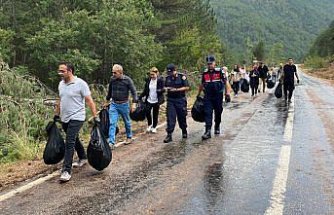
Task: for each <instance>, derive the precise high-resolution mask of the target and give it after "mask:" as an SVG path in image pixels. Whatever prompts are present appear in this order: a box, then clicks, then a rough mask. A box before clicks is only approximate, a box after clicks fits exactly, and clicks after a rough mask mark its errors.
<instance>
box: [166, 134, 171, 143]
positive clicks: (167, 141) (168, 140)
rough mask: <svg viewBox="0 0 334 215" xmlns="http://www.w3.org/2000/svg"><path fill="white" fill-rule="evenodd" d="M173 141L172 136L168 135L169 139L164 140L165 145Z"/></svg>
mask: <svg viewBox="0 0 334 215" xmlns="http://www.w3.org/2000/svg"><path fill="white" fill-rule="evenodd" d="M172 141H173V139H172V135H170V134H168V135H167V137H166V138H165V139H164V143H169V142H172Z"/></svg>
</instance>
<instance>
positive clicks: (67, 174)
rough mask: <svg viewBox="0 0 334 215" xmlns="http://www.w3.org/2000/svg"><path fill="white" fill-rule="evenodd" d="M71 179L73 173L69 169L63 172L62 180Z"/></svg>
mask: <svg viewBox="0 0 334 215" xmlns="http://www.w3.org/2000/svg"><path fill="white" fill-rule="evenodd" d="M70 179H71V174H70V173H68V172H67V171H64V172H62V173H61V176H60V181H61V182H68V181H69V180H70Z"/></svg>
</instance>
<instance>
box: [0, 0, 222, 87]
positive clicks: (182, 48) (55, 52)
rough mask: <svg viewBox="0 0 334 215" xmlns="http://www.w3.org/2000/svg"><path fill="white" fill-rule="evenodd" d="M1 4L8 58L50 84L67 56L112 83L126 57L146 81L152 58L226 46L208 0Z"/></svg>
mask: <svg viewBox="0 0 334 215" xmlns="http://www.w3.org/2000/svg"><path fill="white" fill-rule="evenodd" d="M189 8H192V10H189ZM0 10H1V12H3V13H2V14H1V15H0V18H2V19H0V27H1V28H2V29H1V31H0V33H1V34H0V43H1V44H0V45H1V47H2V49H3V50H2V49H1V54H2V55H3V56H4V57H3V58H5V60H9V59H10V64H11V65H13V66H14V67H18V66H25V67H27V68H28V69H29V71H32V73H33V75H36V76H37V77H38V78H39V79H40V80H41V81H43V82H45V83H47V84H48V85H49V86H51V87H52V88H56V86H57V82H58V81H57V80H58V77H57V75H56V72H55V70H56V68H57V63H58V62H59V61H63V60H66V61H71V62H72V63H73V64H74V65H75V66H76V72H77V75H78V76H80V77H82V78H84V79H85V80H86V81H87V82H88V83H107V82H108V81H109V78H110V75H111V72H110V68H111V66H112V64H114V63H120V64H122V65H123V67H124V69H125V71H126V74H127V75H129V76H131V78H133V79H134V81H135V82H136V83H137V84H138V83H139V84H140V83H141V82H142V80H143V77H144V76H145V74H146V72H143V71H147V70H148V69H149V68H150V67H152V66H157V65H158V66H159V68H160V69H164V68H165V66H166V64H168V63H171V62H174V63H176V64H179V65H181V67H183V68H191V67H197V65H198V64H199V62H200V61H202V60H203V59H204V56H205V55H206V54H208V53H220V52H221V51H222V45H221V42H220V40H219V39H218V37H217V33H216V29H215V20H214V14H213V13H212V11H211V9H210V7H209V5H208V2H207V1H197V0H123V1H118V0H90V1H88V0H83V1H70V0H63V1H55V0H39V1H35V0H34V1H33V0H27V1H9V0H4V1H1V2H0ZM31 14H34V15H33V16H32V15H31ZM4 29H6V30H4ZM7 29H8V30H7ZM203 32H205V34H203Z"/></svg>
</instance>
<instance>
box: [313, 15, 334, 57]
mask: <svg viewBox="0 0 334 215" xmlns="http://www.w3.org/2000/svg"><path fill="white" fill-rule="evenodd" d="M309 54H310V55H317V56H320V57H328V56H331V55H334V21H333V22H332V23H331V25H330V26H329V28H328V29H327V30H325V31H324V32H322V33H321V34H320V35H319V36H318V37H317V38H316V40H315V42H314V44H313V46H312V48H311V50H310V53H309Z"/></svg>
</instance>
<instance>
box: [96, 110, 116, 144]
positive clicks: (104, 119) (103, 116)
mask: <svg viewBox="0 0 334 215" xmlns="http://www.w3.org/2000/svg"><path fill="white" fill-rule="evenodd" d="M99 118H100V121H101V132H102V134H103V135H104V136H105V137H106V138H108V137H109V126H110V121H109V111H108V108H104V109H102V110H100V113H99ZM118 132H119V128H118V126H117V127H116V133H115V135H117V134H118Z"/></svg>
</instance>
